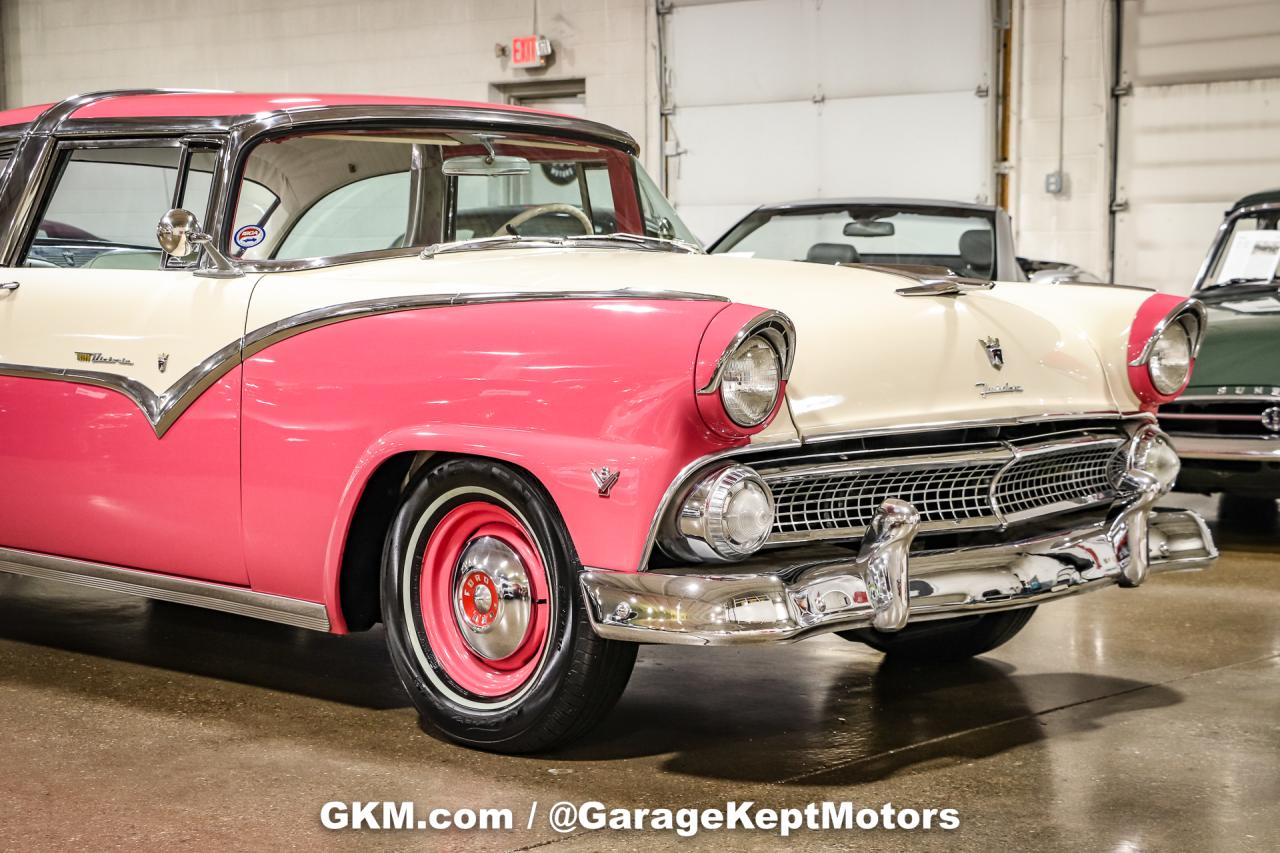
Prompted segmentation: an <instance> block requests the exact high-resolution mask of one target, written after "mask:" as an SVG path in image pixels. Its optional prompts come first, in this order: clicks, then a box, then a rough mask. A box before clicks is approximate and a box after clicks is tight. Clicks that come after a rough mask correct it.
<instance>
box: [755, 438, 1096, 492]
mask: <svg viewBox="0 0 1280 853" xmlns="http://www.w3.org/2000/svg"><path fill="white" fill-rule="evenodd" d="M1116 443H1117V444H1119V443H1120V439H1116ZM1063 446H1067V442H1063V443H1062V444H1059V445H1054V447H1063ZM1009 455H1010V450H1009V448H1008V447H992V448H991V449H989V450H976V451H968V450H960V451H959V452H953V453H931V454H928V455H918V456H898V457H888V458H886V457H884V456H878V457H876V458H873V459H867V460H865V461H857V462H829V463H826V464H820V465H802V466H798V467H790V466H787V465H777V466H772V467H759V468H757V469H756V470H757V471H758V472H759V474H760V476H761V477H763V478H765V480H766V481H768V482H769V483H770V484H773V483H787V482H790V481H792V480H804V479H807V478H809V477H821V476H824V475H826V476H831V475H840V474H860V473H863V472H866V471H895V470H903V471H906V470H915V469H924V468H945V467H948V466H951V465H963V464H965V463H969V462H972V463H982V462H1003V461H1005V460H1007V459H1008V458H1009Z"/></svg>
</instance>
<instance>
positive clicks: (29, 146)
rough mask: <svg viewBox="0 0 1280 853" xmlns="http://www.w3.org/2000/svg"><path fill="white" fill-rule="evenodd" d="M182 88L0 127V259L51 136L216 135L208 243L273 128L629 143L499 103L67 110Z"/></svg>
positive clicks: (248, 267)
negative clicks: (5, 156)
mask: <svg viewBox="0 0 1280 853" xmlns="http://www.w3.org/2000/svg"><path fill="white" fill-rule="evenodd" d="M199 91H200V90H189V89H119V90H109V91H102V92H92V93H89V94H85V95H77V96H75V97H71V98H67V99H65V100H63V101H59V102H58V103H56V104H53V105H51V106H50V107H49V108H48V109H46V110H45V111H44V112H43V113H41V114H40V115H39V116H37V117H36V118H35V119H34V120H33V121H31V122H28V123H26V124H23V125H14V126H11V127H7V128H3V129H0V144H3V143H4V142H6V141H13V142H14V143H15V148H14V153H13V156H12V157H11V158H10V160H9V164H8V168H7V169H6V170H4V171H3V172H2V173H0V264H3V265H4V266H9V267H12V266H15V265H16V264H17V262H18V259H19V255H20V253H21V250H22V248H23V244H24V242H25V238H26V236H27V234H28V233H29V229H30V227H31V224H32V220H33V218H34V211H35V210H36V209H37V208H38V207H39V203H40V202H41V201H42V200H43V199H44V193H45V192H46V190H47V187H48V179H49V176H50V173H51V171H52V170H53V169H54V167H55V165H56V163H57V159H58V158H57V153H58V144H59V143H60V142H61V141H65V140H100V141H109V140H112V139H114V138H121V139H123V138H129V139H137V138H142V137H157V136H159V137H174V138H177V139H182V138H188V137H190V138H201V139H203V140H205V141H208V140H209V139H211V138H216V139H217V140H219V141H220V142H222V150H221V153H220V155H219V158H218V167H217V169H216V171H215V174H214V178H213V181H212V184H211V186H210V188H209V195H210V200H211V202H210V208H209V209H210V214H209V217H208V220H209V221H208V222H205V223H203V224H204V226H205V230H206V231H208V232H209V233H210V234H213V235H214V237H215V239H216V240H217V241H218V242H217V245H220V246H225V245H226V244H227V240H228V238H229V228H230V217H231V215H232V214H231V211H230V208H231V205H232V204H233V203H234V199H233V198H232V187H233V180H232V179H233V178H234V177H235V176H236V175H237V174H238V169H239V167H240V165H241V164H242V162H243V159H244V157H245V156H246V155H247V153H248V151H249V149H250V148H251V147H252V146H253V145H254V144H256V143H257V142H258V141H259V140H260V139H261V138H262V137H264V136H269V135H272V134H273V133H280V132H286V133H287V132H290V131H301V130H317V131H318V130H322V129H323V128H324V127H326V126H334V127H339V128H342V127H347V128H349V127H353V126H362V127H422V128H430V127H475V128H480V129H489V130H500V131H510V132H530V133H553V134H556V135H558V136H562V137H565V138H569V139H576V140H580V141H583V142H589V143H591V144H595V145H604V146H607V147H611V148H615V149H618V150H620V151H622V152H624V153H626V154H630V155H633V156H634V155H635V154H636V153H638V152H639V146H638V145H637V144H636V141H635V140H634V139H633V138H632V137H631V136H630V135H629V134H627V133H624V132H623V131H620V130H617V129H616V128H612V127H609V126H608V125H604V124H600V123H598V122H593V121H590V120H588V119H579V118H571V117H568V116H557V115H550V114H543V113H537V112H522V111H519V110H512V109H506V108H503V107H500V106H494V107H489V106H476V107H470V106H432V105H412V104H403V105H400V104H390V105H376V104H373V105H349V106H329V105H317V106H296V107H285V108H282V109H279V110H273V111H271V112H265V113H257V114H251V115H222V116H179V117H169V116H158V117H148V116H138V117H121V118H97V119H95V118H89V119H84V118H76V117H75V114H76V113H77V112H79V111H80V110H81V109H83V108H84V107H87V106H89V105H91V104H95V103H98V102H100V101H105V100H109V99H112V98H122V97H134V96H142V95H164V94H197V93H198V92H199ZM415 252H416V250H412V251H410V250H398V249H393V250H379V251H378V252H376V253H368V254H361V255H360V256H359V257H352V256H343V255H337V256H333V257H321V258H307V259H303V260H301V261H280V262H255V263H252V264H250V263H244V264H240V267H241V269H243V270H244V271H245V272H254V273H258V272H263V273H265V272H289V271H292V270H299V269H315V268H318V267H325V266H331V265H335V264H346V263H355V262H357V261H361V260H370V259H373V258H379V257H399V256H402V255H411V254H414V253H415Z"/></svg>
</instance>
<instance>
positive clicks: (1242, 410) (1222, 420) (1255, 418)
mask: <svg viewBox="0 0 1280 853" xmlns="http://www.w3.org/2000/svg"><path fill="white" fill-rule="evenodd" d="M1259 390H1261V389H1259ZM1158 417H1159V418H1160V423H1161V425H1162V426H1163V427H1164V429H1165V430H1166V431H1167V432H1168V433H1169V434H1170V435H1196V436H1200V435H1205V436H1211V435H1212V436H1219V435H1220V436H1232V437H1241V436H1244V437H1248V438H1271V437H1277V436H1280V397H1265V396H1263V397H1258V396H1236V395H1223V396H1221V397H1180V398H1178V400H1176V401H1175V402H1173V403H1169V404H1166V405H1164V406H1161V407H1160V412H1159V415H1158Z"/></svg>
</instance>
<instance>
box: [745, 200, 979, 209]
mask: <svg viewBox="0 0 1280 853" xmlns="http://www.w3.org/2000/svg"><path fill="white" fill-rule="evenodd" d="M860 205H871V206H885V207H954V208H956V209H958V210H971V211H974V212H980V213H993V212H995V209H996V208H995V205H993V204H974V203H973V202H967V201H949V200H947V199H936V198H900V197H899V198H894V197H865V198H811V199H804V200H801V201H782V202H778V203H777V204H762V205H760V207H759V208H758V209H759V210H803V209H805V208H809V207H813V208H818V207H855V206H860Z"/></svg>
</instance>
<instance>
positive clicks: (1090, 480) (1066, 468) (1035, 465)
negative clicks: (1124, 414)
mask: <svg viewBox="0 0 1280 853" xmlns="http://www.w3.org/2000/svg"><path fill="white" fill-rule="evenodd" d="M1116 456H1117V454H1116V445H1106V444H1103V445H1093V446H1089V447H1083V448H1080V449H1078V450H1057V451H1051V452H1049V453H1044V454H1038V455H1035V456H1028V457H1024V458H1022V459H1020V460H1018V461H1017V462H1015V463H1014V464H1013V465H1011V466H1010V467H1009V470H1007V471H1005V472H1004V473H1003V474H1002V475H1001V476H1000V478H999V479H998V481H997V482H996V484H995V489H994V498H995V503H996V506H997V507H998V509H999V511H1000V513H1001V514H1002V515H1004V517H1005V518H1006V519H1016V518H1018V517H1021V516H1023V515H1025V514H1027V513H1034V512H1036V511H1037V510H1043V509H1045V508H1046V507H1054V506H1059V505H1063V504H1074V503H1092V502H1094V501H1097V500H1100V499H1101V498H1102V497H1104V496H1107V495H1110V494H1112V493H1113V492H1114V491H1115V482H1116V480H1115V470H1114V469H1115V468H1116V467H1118V466H1115V465H1114V464H1113V462H1114V460H1115V459H1116Z"/></svg>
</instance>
